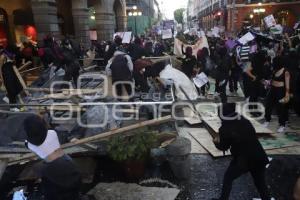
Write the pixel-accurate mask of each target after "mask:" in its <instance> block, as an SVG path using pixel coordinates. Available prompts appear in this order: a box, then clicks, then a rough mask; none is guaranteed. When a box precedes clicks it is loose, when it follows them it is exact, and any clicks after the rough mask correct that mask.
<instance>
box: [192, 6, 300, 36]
mask: <svg viewBox="0 0 300 200" xmlns="http://www.w3.org/2000/svg"><path fill="white" fill-rule="evenodd" d="M188 8H189V9H190V10H193V11H192V12H190V13H191V14H190V15H189V16H188V17H189V18H190V19H197V21H198V22H197V23H199V26H200V27H201V28H202V29H204V30H210V29H211V28H212V27H214V26H216V25H220V26H224V27H225V30H226V31H229V32H236V31H238V30H240V29H241V27H242V26H243V25H247V24H251V25H255V26H258V27H259V26H261V27H263V26H264V25H263V18H264V17H266V16H268V15H270V14H273V15H274V18H275V19H276V21H277V23H279V24H281V25H285V26H288V27H293V25H294V24H295V22H297V21H298V20H300V1H297V0H285V1H281V0H277V1H269V0H262V1H258V0H189V4H188Z"/></svg>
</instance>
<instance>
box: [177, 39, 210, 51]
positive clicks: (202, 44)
mask: <svg viewBox="0 0 300 200" xmlns="http://www.w3.org/2000/svg"><path fill="white" fill-rule="evenodd" d="M182 45H183V49H184V50H185V49H186V48H187V47H192V49H193V55H194V56H197V53H198V51H199V50H200V49H203V48H204V47H206V48H208V49H209V46H208V42H207V38H206V37H205V36H203V37H201V38H199V40H198V42H197V43H196V44H194V45H187V44H184V43H183V42H181V41H180V40H179V39H177V38H175V40H174V54H175V55H176V56H183V54H182V49H181V47H182Z"/></svg>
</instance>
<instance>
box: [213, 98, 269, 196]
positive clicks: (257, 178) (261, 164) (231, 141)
mask: <svg viewBox="0 0 300 200" xmlns="http://www.w3.org/2000/svg"><path fill="white" fill-rule="evenodd" d="M219 117H220V119H221V121H222V125H221V127H220V129H219V137H216V138H215V139H214V143H215V145H216V147H217V148H218V149H220V150H221V151H227V150H228V149H230V152H231V155H232V157H233V158H232V161H231V163H230V164H229V167H228V168H227V170H226V172H225V175H224V179H223V188H222V192H221V196H220V198H218V199H216V198H214V200H228V199H229V196H230V192H231V188H232V184H233V181H234V180H236V179H237V178H238V177H240V176H241V175H243V174H246V173H248V172H250V173H251V175H252V177H253V180H254V183H255V186H256V188H257V190H258V192H259V194H260V196H261V198H262V200H270V199H271V198H270V195H269V193H268V188H267V185H266V182H265V171H266V165H267V164H268V163H269V160H268V157H267V155H266V153H265V151H264V149H263V147H262V146H261V144H260V142H259V141H258V139H257V136H256V131H255V129H254V127H253V125H252V124H251V123H250V121H249V120H247V119H246V118H244V117H243V116H241V115H239V114H238V113H236V104H234V103H226V104H222V106H220V107H219Z"/></svg>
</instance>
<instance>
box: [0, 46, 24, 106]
mask: <svg viewBox="0 0 300 200" xmlns="http://www.w3.org/2000/svg"><path fill="white" fill-rule="evenodd" d="M17 51H18V49H17V47H16V46H14V45H8V46H7V47H6V48H5V49H3V47H0V78H1V80H2V81H3V84H4V86H5V89H6V92H7V97H8V99H9V103H10V104H16V103H17V96H18V95H19V94H20V92H21V91H22V90H23V87H22V85H21V83H20V81H19V79H18V77H17V75H16V73H15V71H14V69H13V67H14V66H16V55H17V54H18V52H17ZM10 109H11V110H12V111H19V109H18V108H17V107H16V106H12V107H11V108H10Z"/></svg>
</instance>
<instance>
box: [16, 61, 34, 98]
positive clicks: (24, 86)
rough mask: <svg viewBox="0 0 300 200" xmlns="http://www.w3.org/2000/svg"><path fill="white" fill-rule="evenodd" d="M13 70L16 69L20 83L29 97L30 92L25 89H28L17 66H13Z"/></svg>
mask: <svg viewBox="0 0 300 200" xmlns="http://www.w3.org/2000/svg"><path fill="white" fill-rule="evenodd" d="M13 69H14V72H15V74H16V76H17V78H18V79H19V81H20V83H21V85H22V87H23V90H24V92H25V94H26V95H27V96H29V95H30V94H29V92H28V91H27V90H25V89H26V88H27V86H26V83H25V81H24V79H23V78H22V76H21V74H20V72H19V70H18V69H17V67H16V66H13Z"/></svg>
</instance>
